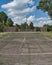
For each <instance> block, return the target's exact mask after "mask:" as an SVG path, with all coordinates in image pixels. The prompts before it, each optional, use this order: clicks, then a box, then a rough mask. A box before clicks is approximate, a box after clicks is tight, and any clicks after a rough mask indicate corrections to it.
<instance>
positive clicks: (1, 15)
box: [0, 12, 8, 24]
mask: <svg viewBox="0 0 52 65" xmlns="http://www.w3.org/2000/svg"><path fill="white" fill-rule="evenodd" d="M7 18H8V16H7V15H6V14H5V13H4V12H0V21H1V22H3V21H4V24H5V23H6V21H7Z"/></svg>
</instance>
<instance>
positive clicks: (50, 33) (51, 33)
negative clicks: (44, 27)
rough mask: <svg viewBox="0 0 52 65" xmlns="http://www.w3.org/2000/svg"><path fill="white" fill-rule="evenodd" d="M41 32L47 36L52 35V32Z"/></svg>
mask: <svg viewBox="0 0 52 65" xmlns="http://www.w3.org/2000/svg"><path fill="white" fill-rule="evenodd" d="M41 34H43V35H44V36H47V37H52V32H42V33H41Z"/></svg>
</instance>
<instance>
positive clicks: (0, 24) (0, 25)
mask: <svg viewBox="0 0 52 65" xmlns="http://www.w3.org/2000/svg"><path fill="white" fill-rule="evenodd" d="M2 31H3V23H2V22H0V32H2Z"/></svg>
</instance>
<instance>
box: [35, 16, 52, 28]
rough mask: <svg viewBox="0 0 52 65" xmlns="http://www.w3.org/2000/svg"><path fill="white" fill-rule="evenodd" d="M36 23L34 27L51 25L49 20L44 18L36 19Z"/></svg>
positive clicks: (51, 21) (51, 22)
mask: <svg viewBox="0 0 52 65" xmlns="http://www.w3.org/2000/svg"><path fill="white" fill-rule="evenodd" d="M36 21H37V23H35V26H39V27H42V26H43V25H44V24H49V25H51V24H52V20H51V18H46V17H40V18H38V19H36Z"/></svg>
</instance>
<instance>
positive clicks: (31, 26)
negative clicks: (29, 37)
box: [29, 22, 34, 31]
mask: <svg viewBox="0 0 52 65" xmlns="http://www.w3.org/2000/svg"><path fill="white" fill-rule="evenodd" d="M29 27H30V29H31V30H32V31H33V30H34V25H33V23H32V22H31V23H30V25H29Z"/></svg>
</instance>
